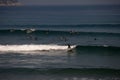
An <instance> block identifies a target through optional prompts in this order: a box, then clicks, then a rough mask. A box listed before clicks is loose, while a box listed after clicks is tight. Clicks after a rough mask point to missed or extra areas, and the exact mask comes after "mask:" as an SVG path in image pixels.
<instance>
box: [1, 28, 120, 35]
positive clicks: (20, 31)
mask: <svg viewBox="0 0 120 80" xmlns="http://www.w3.org/2000/svg"><path fill="white" fill-rule="evenodd" d="M29 33H33V34H40V35H44V34H49V35H50V34H51V35H56V34H66V35H71V34H75V35H82V34H84V35H90V34H98V35H99V34H101V35H118V36H119V35H120V33H119V32H104V31H91V32H90V31H79V30H78V31H77V30H54V29H53V30H49V29H48V30H44V29H43V30H42V29H41V30H36V29H3V30H0V34H2V35H4V34H12V35H13V34H14V35H15V34H16V35H19V34H29Z"/></svg>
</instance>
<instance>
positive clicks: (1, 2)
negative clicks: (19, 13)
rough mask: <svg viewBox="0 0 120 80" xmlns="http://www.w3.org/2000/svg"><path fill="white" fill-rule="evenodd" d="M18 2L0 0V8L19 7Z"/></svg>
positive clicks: (14, 0)
mask: <svg viewBox="0 0 120 80" xmlns="http://www.w3.org/2000/svg"><path fill="white" fill-rule="evenodd" d="M20 5H21V3H20V2H18V0H0V6H20Z"/></svg>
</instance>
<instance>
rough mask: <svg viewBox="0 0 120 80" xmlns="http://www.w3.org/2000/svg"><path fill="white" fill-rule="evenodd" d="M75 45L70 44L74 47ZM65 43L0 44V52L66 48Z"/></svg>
mask: <svg viewBox="0 0 120 80" xmlns="http://www.w3.org/2000/svg"><path fill="white" fill-rule="evenodd" d="M74 47H75V46H71V48H74ZM67 49H68V46H67V45H53V44H51V45H33V44H30V45H27V44H26V45H0V52H19V51H44V50H67Z"/></svg>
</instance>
